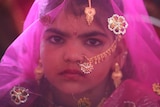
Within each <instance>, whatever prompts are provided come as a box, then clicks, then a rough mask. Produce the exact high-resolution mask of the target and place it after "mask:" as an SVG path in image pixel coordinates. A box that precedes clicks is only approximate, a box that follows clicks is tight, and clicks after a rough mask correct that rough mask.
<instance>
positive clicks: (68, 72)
mask: <svg viewBox="0 0 160 107" xmlns="http://www.w3.org/2000/svg"><path fill="white" fill-rule="evenodd" d="M59 75H62V76H68V77H69V76H70V77H74V76H84V73H83V72H82V71H79V70H71V69H67V70H64V71H62V72H60V73H59Z"/></svg>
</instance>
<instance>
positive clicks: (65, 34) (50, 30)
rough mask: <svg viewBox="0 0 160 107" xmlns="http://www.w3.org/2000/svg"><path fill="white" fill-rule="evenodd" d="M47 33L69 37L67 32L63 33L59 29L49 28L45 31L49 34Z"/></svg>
mask: <svg viewBox="0 0 160 107" xmlns="http://www.w3.org/2000/svg"><path fill="white" fill-rule="evenodd" d="M47 32H49V33H50V32H51V33H56V34H59V35H62V36H67V35H68V33H67V32H63V31H61V30H59V29H57V28H49V29H47V30H46V31H45V33H47Z"/></svg>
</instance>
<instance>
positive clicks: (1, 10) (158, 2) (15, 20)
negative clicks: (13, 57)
mask: <svg viewBox="0 0 160 107" xmlns="http://www.w3.org/2000/svg"><path fill="white" fill-rule="evenodd" d="M33 1H34V0H0V59H1V57H2V56H3V54H4V52H5V50H6V48H7V47H8V46H9V45H10V44H11V42H13V41H14V39H15V38H16V37H17V36H18V35H19V34H20V33H21V32H22V28H23V23H24V20H25V17H26V15H27V13H28V10H29V8H30V7H31V4H32V3H33ZM144 1H145V5H146V8H147V10H148V12H149V15H150V16H153V17H155V18H157V19H159V20H160V0H144ZM159 26H160V25H159ZM155 29H156V31H157V33H158V34H159V37H160V27H157V26H155Z"/></svg>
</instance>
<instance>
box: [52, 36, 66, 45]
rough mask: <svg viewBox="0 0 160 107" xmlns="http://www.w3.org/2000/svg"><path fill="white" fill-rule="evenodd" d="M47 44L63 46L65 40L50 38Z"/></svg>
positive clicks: (56, 37)
mask: <svg viewBox="0 0 160 107" xmlns="http://www.w3.org/2000/svg"><path fill="white" fill-rule="evenodd" d="M49 42H51V43H53V44H63V43H64V42H65V40H64V39H63V38H62V37H61V36H50V37H49Z"/></svg>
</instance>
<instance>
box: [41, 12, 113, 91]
mask: <svg viewBox="0 0 160 107" xmlns="http://www.w3.org/2000/svg"><path fill="white" fill-rule="evenodd" d="M106 20H107V18H106ZM106 22H107V21H106ZM113 41H114V37H113V35H111V32H109V30H107V23H106V28H103V27H101V26H99V25H97V24H96V23H95V22H94V21H93V22H92V24H91V25H90V26H89V25H88V24H87V22H86V20H85V17H84V16H82V17H75V16H72V15H68V16H67V15H66V14H64V13H63V12H62V13H60V14H59V15H58V16H57V18H56V19H55V20H54V22H53V24H52V25H50V26H48V27H47V28H46V30H45V31H44V35H43V39H42V43H41V60H42V65H43V69H44V73H45V77H46V78H47V79H48V81H49V82H50V84H52V85H53V86H54V87H56V88H57V89H59V90H61V91H63V92H65V93H81V92H86V91H88V90H91V89H92V88H95V87H97V86H98V85H102V84H105V83H106V80H107V79H106V78H107V75H108V73H109V71H110V69H111V67H112V65H113V63H114V62H115V54H114V53H113V54H112V55H111V56H108V57H107V58H106V59H105V60H104V61H103V62H101V63H99V64H97V65H94V70H93V71H92V72H91V73H90V74H83V72H82V71H81V69H80V67H79V65H78V62H80V61H83V60H84V57H83V56H87V57H89V58H90V57H93V56H95V55H98V54H100V53H102V52H104V51H106V50H107V49H108V48H109V47H110V45H111V44H112V43H113Z"/></svg>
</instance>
